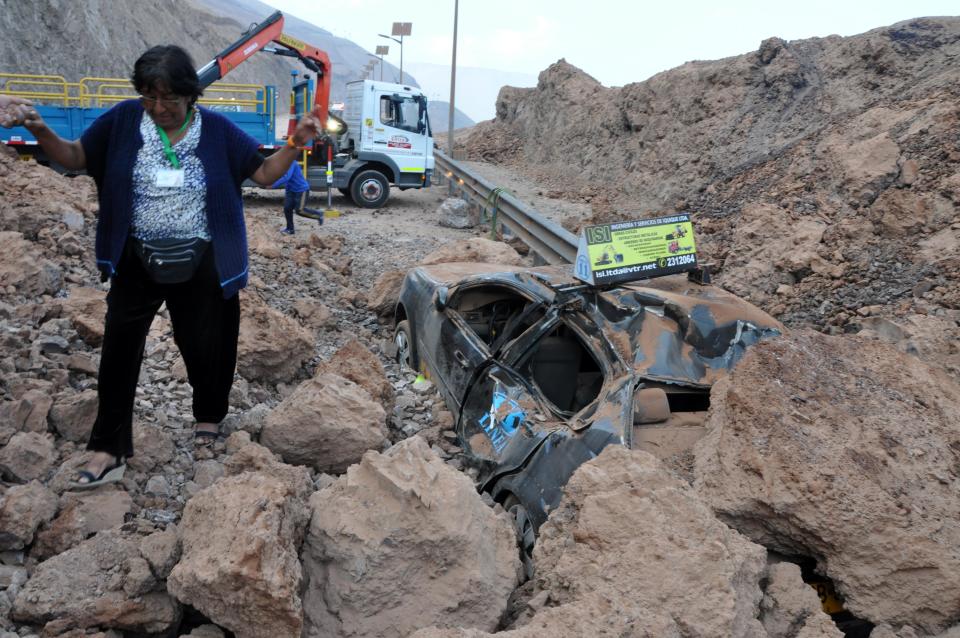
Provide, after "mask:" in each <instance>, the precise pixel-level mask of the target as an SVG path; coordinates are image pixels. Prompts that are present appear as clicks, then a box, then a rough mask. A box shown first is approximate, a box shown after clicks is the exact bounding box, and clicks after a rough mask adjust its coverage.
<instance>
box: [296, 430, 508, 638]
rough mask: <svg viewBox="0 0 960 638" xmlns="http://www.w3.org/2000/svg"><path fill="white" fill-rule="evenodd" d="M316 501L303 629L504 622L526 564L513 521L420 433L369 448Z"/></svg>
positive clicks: (397, 631)
mask: <svg viewBox="0 0 960 638" xmlns="http://www.w3.org/2000/svg"><path fill="white" fill-rule="evenodd" d="M310 508H311V510H312V517H311V520H310V531H309V534H308V536H307V541H306V544H305V547H304V556H303V564H304V571H305V574H306V577H307V589H306V593H305V594H304V608H305V610H306V619H305V627H304V633H303V635H304V636H305V637H320V636H325V637H326V636H330V637H338V636H379V637H384V638H391V637H399V636H407V635H408V634H410V633H411V632H412V631H415V630H416V629H417V628H419V627H424V626H429V625H431V624H442V625H444V626H463V627H477V628H480V629H485V630H487V631H492V630H493V629H494V628H496V626H497V623H498V622H499V620H500V616H501V615H502V614H503V612H504V610H505V609H506V604H507V598H508V596H509V595H510V592H511V591H512V590H513V588H514V587H515V586H516V583H517V576H518V570H519V567H520V564H519V559H518V555H517V550H516V541H515V534H514V531H513V527H512V524H511V523H510V520H509V517H508V516H507V515H506V514H505V513H504V512H503V511H502V510H501V511H500V513H496V512H495V511H494V510H492V509H490V508H489V507H488V506H487V505H485V504H484V502H483V501H482V499H481V498H480V496H479V495H478V494H477V492H476V489H475V488H474V487H473V484H472V483H471V482H470V480H469V479H468V478H467V477H466V476H464V475H463V474H461V473H460V472H458V471H456V470H454V469H453V468H451V467H450V466H448V465H447V464H445V463H444V462H443V461H442V460H441V459H440V458H439V457H438V456H436V454H434V452H433V451H431V450H430V448H429V447H428V446H427V444H426V443H425V442H424V441H423V440H422V439H420V438H419V437H413V438H410V439H407V440H405V441H403V442H401V443H399V444H397V445H395V446H394V447H392V448H391V449H390V450H388V451H387V452H386V453H384V454H379V453H376V452H369V453H367V454H365V455H364V457H363V460H362V461H361V462H360V463H359V464H357V465H354V466H352V467H351V468H350V469H349V470H347V474H346V475H345V476H342V477H341V478H340V479H339V480H337V481H336V482H335V483H334V484H333V485H331V486H330V487H327V488H325V489H324V490H322V491H320V492H316V493H314V495H313V496H312V497H311V499H310ZM398 585H402V586H398Z"/></svg>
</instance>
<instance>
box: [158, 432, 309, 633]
mask: <svg viewBox="0 0 960 638" xmlns="http://www.w3.org/2000/svg"><path fill="white" fill-rule="evenodd" d="M246 448H253V449H251V450H249V451H247V452H246V453H245V454H247V456H248V458H256V459H258V462H259V463H260V464H261V465H262V468H263V469H262V471H258V470H247V469H244V470H243V471H241V472H240V473H238V474H234V475H232V476H228V477H225V478H222V479H220V480H219V481H217V482H216V483H214V484H213V485H212V486H211V487H209V488H207V489H205V490H202V491H201V492H199V493H198V494H197V495H196V496H194V497H193V498H191V499H190V500H189V501H188V502H187V505H186V507H185V508H184V510H183V519H182V521H181V523H180V527H179V530H178V534H179V537H180V542H181V547H182V556H181V558H180V562H179V563H177V565H176V566H175V567H174V568H173V571H172V572H170V576H169V578H168V579H167V588H168V590H169V591H170V592H171V593H172V594H173V595H174V596H176V597H177V598H178V599H179V600H181V601H183V602H185V603H187V604H190V605H192V606H193V607H195V608H197V609H198V610H200V611H201V612H202V613H203V614H204V615H206V616H207V617H209V618H210V619H212V620H213V621H214V622H216V623H217V624H218V625H220V626H222V627H225V628H227V629H229V630H230V631H232V632H233V633H234V634H235V635H236V636H237V637H238V638H257V637H263V638H267V637H271V638H272V637H273V636H299V635H300V629H301V626H302V623H303V608H302V605H301V602H300V595H299V592H300V581H301V567H300V562H299V560H298V556H297V551H298V548H299V546H300V544H301V542H302V539H303V534H304V533H305V531H306V526H307V522H308V520H309V518H310V515H309V510H308V508H307V497H308V496H309V494H310V491H311V483H310V476H309V473H308V472H307V470H306V469H304V468H292V467H285V466H283V465H282V464H280V463H277V462H276V461H274V460H273V459H272V457H271V456H270V455H269V453H266V450H263V448H261V447H260V446H258V445H255V444H249V445H246V446H244V447H243V448H241V450H240V451H241V452H242V451H243V450H245V449H246ZM257 448H259V450H257ZM260 450H262V452H260ZM257 452H259V454H257ZM237 454H239V452H238V453H237ZM238 465H239V466H241V467H244V468H246V467H250V465H249V464H248V463H247V462H241V463H239V464H238Z"/></svg>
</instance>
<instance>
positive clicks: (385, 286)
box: [367, 270, 407, 317]
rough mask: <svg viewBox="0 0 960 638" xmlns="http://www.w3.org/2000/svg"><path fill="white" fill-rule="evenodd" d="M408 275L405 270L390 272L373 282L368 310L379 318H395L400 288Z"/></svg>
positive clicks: (368, 297) (368, 298) (369, 294)
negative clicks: (394, 313) (394, 312)
mask: <svg viewBox="0 0 960 638" xmlns="http://www.w3.org/2000/svg"><path fill="white" fill-rule="evenodd" d="M406 276H407V273H406V272H405V271H403V270H388V271H387V272H385V273H383V274H382V275H380V276H379V277H377V280H376V281H374V282H373V286H372V287H371V288H370V291H369V292H368V293H367V308H369V309H370V310H372V311H373V312H375V313H377V316H379V317H393V311H394V309H395V308H396V306H397V301H398V300H399V299H400V288H401V286H402V285H403V278H404V277H406Z"/></svg>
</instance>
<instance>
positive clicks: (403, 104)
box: [380, 95, 420, 133]
mask: <svg viewBox="0 0 960 638" xmlns="http://www.w3.org/2000/svg"><path fill="white" fill-rule="evenodd" d="M419 120H420V101H419V100H418V99H417V98H415V97H404V96H400V95H384V96H381V97H380V122H381V123H383V124H384V125H386V126H392V127H394V128H399V129H403V130H404V131H410V132H411V133H419V132H420V129H419Z"/></svg>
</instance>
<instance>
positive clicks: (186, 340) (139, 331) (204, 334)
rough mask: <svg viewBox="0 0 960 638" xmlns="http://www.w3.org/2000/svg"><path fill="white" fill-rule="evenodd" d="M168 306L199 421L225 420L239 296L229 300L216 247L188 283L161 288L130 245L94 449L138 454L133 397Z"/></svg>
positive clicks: (118, 281)
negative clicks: (152, 334) (150, 340)
mask: <svg viewBox="0 0 960 638" xmlns="http://www.w3.org/2000/svg"><path fill="white" fill-rule="evenodd" d="M163 302H166V304H167V309H168V310H169V312H170V321H171V323H172V324H173V338H174V341H175V342H176V344H177V347H179V348H180V354H182V355H183V361H184V363H185V364H186V366H187V377H188V378H189V380H190V385H191V386H192V387H193V417H194V418H195V419H196V420H197V421H198V422H205V423H219V422H220V421H222V420H223V417H225V416H226V414H227V402H228V399H229V396H230V387H231V386H232V384H233V371H234V369H235V368H236V364H237V338H238V336H239V334H240V298H239V295H234V296H233V297H231V298H230V299H224V298H223V293H222V291H221V289H220V282H219V278H218V277H217V268H216V265H215V263H214V259H213V247H212V246H210V247H209V248H208V249H207V251H206V254H205V255H204V257H203V261H202V262H201V263H200V266H199V268H198V269H197V272H196V274H194V276H193V278H192V279H191V280H190V281H187V282H184V283H182V284H156V283H154V282H153V281H152V280H151V279H150V277H149V275H147V273H146V271H145V270H144V268H143V264H142V263H141V262H140V260H139V259H138V258H137V256H136V255H135V254H133V251H132V250H131V249H130V246H129V244H128V246H127V250H126V251H124V255H123V258H122V259H121V260H120V264H119V265H118V267H117V275H116V276H115V277H114V278H113V282H112V284H111V285H110V292H109V293H108V294H107V319H106V326H105V329H104V334H103V349H102V351H101V356H100V375H99V386H98V388H97V391H98V394H99V398H100V406H99V408H98V410H97V420H96V422H95V423H94V425H93V432H92V433H91V435H90V442H89V443H88V444H87V449H88V450H95V451H98V452H109V453H110V454H112V455H114V456H132V455H133V400H134V396H135V394H136V390H137V378H138V377H139V374H140V364H141V362H142V361H143V347H144V343H145V342H146V338H147V332H148V331H149V330H150V324H151V322H152V321H153V317H154V315H155V314H156V313H157V310H159V309H160V304H161V303H163ZM157 407H158V409H162V406H157Z"/></svg>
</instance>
